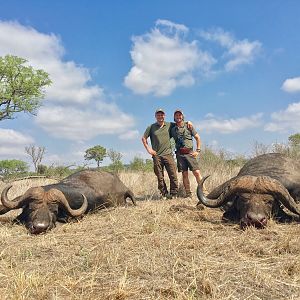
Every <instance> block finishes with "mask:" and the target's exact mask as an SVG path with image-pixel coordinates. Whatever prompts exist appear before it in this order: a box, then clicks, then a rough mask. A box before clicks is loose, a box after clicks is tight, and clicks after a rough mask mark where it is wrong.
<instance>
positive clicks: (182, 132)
mask: <svg viewBox="0 0 300 300" xmlns="http://www.w3.org/2000/svg"><path fill="white" fill-rule="evenodd" d="M196 134H197V131H196V130H195V129H194V127H193V129H191V130H190V129H188V128H187V123H186V122H184V124H183V126H177V125H175V126H174V127H173V128H172V129H171V137H173V138H174V140H175V143H176V149H177V150H178V149H179V148H182V147H185V148H190V149H193V137H194V136H195V135H196Z"/></svg>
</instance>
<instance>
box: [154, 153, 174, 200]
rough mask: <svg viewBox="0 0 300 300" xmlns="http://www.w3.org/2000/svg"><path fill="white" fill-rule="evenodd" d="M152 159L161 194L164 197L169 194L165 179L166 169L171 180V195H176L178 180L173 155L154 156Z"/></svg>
mask: <svg viewBox="0 0 300 300" xmlns="http://www.w3.org/2000/svg"><path fill="white" fill-rule="evenodd" d="M152 159H153V169H154V173H155V175H156V177H157V182H158V189H159V190H160V192H161V194H162V195H163V196H165V195H167V194H168V189H167V185H166V182H165V179H164V168H166V171H167V173H168V176H169V179H170V194H171V195H176V194H177V193H178V179H177V170H176V164H175V161H174V157H173V155H172V154H168V155H160V156H158V155H155V156H152Z"/></svg>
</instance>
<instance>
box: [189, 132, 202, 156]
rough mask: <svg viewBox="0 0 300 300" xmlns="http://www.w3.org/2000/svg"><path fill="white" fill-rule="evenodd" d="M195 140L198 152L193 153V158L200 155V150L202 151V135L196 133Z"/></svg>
mask: <svg viewBox="0 0 300 300" xmlns="http://www.w3.org/2000/svg"><path fill="white" fill-rule="evenodd" d="M194 138H195V140H196V151H194V152H192V153H191V155H192V156H193V157H196V156H197V155H198V154H199V153H200V149H201V139H200V135H199V134H198V133H196V134H195V135H194Z"/></svg>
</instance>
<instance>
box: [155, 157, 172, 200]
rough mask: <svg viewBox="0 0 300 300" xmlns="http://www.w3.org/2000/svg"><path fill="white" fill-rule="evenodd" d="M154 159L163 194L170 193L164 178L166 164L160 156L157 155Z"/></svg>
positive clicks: (158, 181)
mask: <svg viewBox="0 0 300 300" xmlns="http://www.w3.org/2000/svg"><path fill="white" fill-rule="evenodd" d="M152 159H153V170H154V173H155V175H156V177H157V183H158V189H159V190H160V192H161V194H162V195H163V196H166V195H167V194H168V189H167V185H166V182H165V179H164V165H163V162H162V159H161V157H160V156H158V155H155V156H153V157H152Z"/></svg>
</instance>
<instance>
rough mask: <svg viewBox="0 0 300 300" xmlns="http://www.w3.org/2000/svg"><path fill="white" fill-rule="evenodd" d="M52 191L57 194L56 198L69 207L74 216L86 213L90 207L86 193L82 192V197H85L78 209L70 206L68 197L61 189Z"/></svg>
mask: <svg viewBox="0 0 300 300" xmlns="http://www.w3.org/2000/svg"><path fill="white" fill-rule="evenodd" d="M51 192H52V193H54V194H55V196H56V197H55V200H56V201H58V202H60V203H61V204H62V205H63V206H64V207H65V208H66V209H67V211H68V213H69V214H70V215H71V216H72V217H79V216H81V215H82V214H84V213H85V211H86V210H87V208H88V201H87V198H86V196H85V195H84V194H81V195H82V198H83V203H82V205H81V207H80V208H78V209H72V208H71V207H70V204H69V202H68V200H67V198H66V197H65V195H64V194H63V193H62V192H61V191H60V190H57V189H52V190H51Z"/></svg>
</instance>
